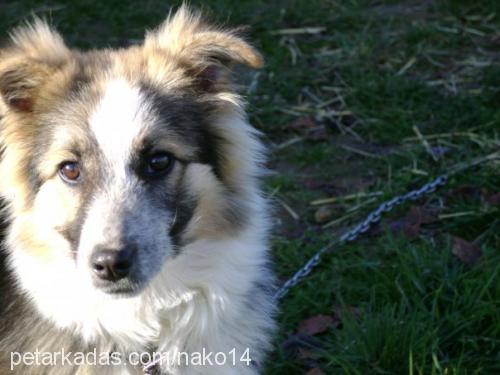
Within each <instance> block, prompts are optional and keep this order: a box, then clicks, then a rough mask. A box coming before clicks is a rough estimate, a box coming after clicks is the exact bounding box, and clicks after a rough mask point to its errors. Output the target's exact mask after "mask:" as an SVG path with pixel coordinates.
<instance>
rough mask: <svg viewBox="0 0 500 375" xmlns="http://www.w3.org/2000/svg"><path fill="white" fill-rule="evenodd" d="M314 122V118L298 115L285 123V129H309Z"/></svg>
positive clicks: (313, 125) (312, 126)
mask: <svg viewBox="0 0 500 375" xmlns="http://www.w3.org/2000/svg"><path fill="white" fill-rule="evenodd" d="M315 126H316V124H315V123H314V120H313V119H312V118H310V117H299V118H297V119H295V120H293V121H292V122H290V123H289V124H287V125H285V129H288V130H298V131H302V130H305V129H311V128H314V127H315Z"/></svg>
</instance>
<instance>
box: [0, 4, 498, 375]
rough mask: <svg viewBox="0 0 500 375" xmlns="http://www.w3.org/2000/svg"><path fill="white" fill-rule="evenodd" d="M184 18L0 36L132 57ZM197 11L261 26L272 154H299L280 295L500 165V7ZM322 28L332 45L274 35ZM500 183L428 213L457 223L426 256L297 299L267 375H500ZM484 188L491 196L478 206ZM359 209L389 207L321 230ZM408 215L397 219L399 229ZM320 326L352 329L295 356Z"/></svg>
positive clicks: (138, 13)
mask: <svg viewBox="0 0 500 375" xmlns="http://www.w3.org/2000/svg"><path fill="white" fill-rule="evenodd" d="M178 3H179V2H178V1H176V2H171V3H166V2H165V1H160V0H148V1H145V2H144V3H143V4H142V3H141V4H139V2H132V1H117V0H112V1H83V0H77V1H71V2H69V1H50V2H44V4H43V5H41V3H40V2H37V1H29V0H22V1H17V2H10V3H2V4H0V27H1V28H2V30H7V29H8V28H10V27H12V26H14V25H16V24H17V23H19V22H20V21H21V20H23V19H25V18H26V17H29V15H30V13H31V12H35V13H36V14H39V15H43V16H46V17H49V18H50V19H52V21H53V23H54V24H55V25H57V27H58V28H59V29H60V30H61V31H62V32H63V33H64V34H65V36H66V39H67V40H68V42H69V43H70V44H72V45H74V46H78V47H81V48H89V47H101V46H107V45H111V46H118V45H126V44H127V43H130V42H133V41H135V40H138V39H140V38H141V37H142V35H143V30H144V29H145V28H152V27H154V26H155V25H156V24H158V23H159V22H160V21H161V20H162V18H163V17H164V15H165V14H166V13H167V11H168V9H169V7H170V5H174V4H178ZM193 3H194V4H195V5H201V6H202V8H204V9H205V10H206V11H207V12H208V13H209V14H210V15H211V17H212V18H214V19H217V20H219V21H224V22H226V23H228V24H230V25H241V24H245V25H250V26H251V28H250V30H249V36H250V37H251V39H252V40H253V41H254V42H255V44H256V45H257V46H258V47H259V48H260V49H261V50H262V52H263V53H264V55H265V57H266V67H265V68H264V69H263V71H262V72H261V73H260V75H259V77H258V81H257V82H258V85H257V89H256V90H255V92H253V93H252V95H251V96H250V97H249V111H250V115H251V120H252V122H253V123H254V124H255V125H256V126H257V127H258V128H259V129H261V130H262V131H263V133H264V134H265V139H266V141H267V142H268V143H269V144H270V145H284V142H286V141H288V140H290V139H292V138H294V137H299V138H298V141H297V142H296V143H294V144H292V145H289V146H287V147H282V148H277V149H273V151H272V152H271V156H270V159H271V160H270V167H271V168H273V169H274V170H275V172H276V174H275V175H273V176H270V177H269V178H268V180H267V185H266V188H267V191H269V192H270V193H273V194H274V196H275V197H276V198H278V200H279V201H281V202H285V203H286V204H287V205H288V206H290V207H291V208H292V210H293V211H294V212H295V213H296V214H297V215H298V217H299V218H298V220H295V219H293V218H292V217H291V216H290V215H289V214H288V213H287V212H286V210H284V209H281V208H280V205H279V204H277V207H278V208H277V212H276V217H277V225H276V230H275V233H274V235H273V254H274V258H275V263H276V272H277V274H278V276H279V278H280V280H285V279H286V278H288V277H290V276H291V275H292V274H293V273H294V272H295V271H296V270H297V269H298V268H299V267H300V266H301V265H302V264H303V263H304V262H305V261H307V259H308V258H309V257H310V256H311V255H313V254H314V253H315V251H317V250H318V249H319V248H320V247H321V246H323V245H325V244H326V243H328V241H330V240H331V239H332V238H333V237H335V236H337V235H338V234H339V233H341V232H342V231H343V230H345V229H346V228H348V227H349V226H350V225H351V224H353V223H355V222H356V221H358V220H360V219H361V218H362V217H363V216H364V215H365V214H366V213H367V212H368V211H369V210H370V209H372V208H373V207H375V206H376V205H377V204H378V203H380V202H381V201H382V200H383V199H386V198H390V197H391V196H392V195H394V194H401V193H404V192H405V191H407V190H408V189H411V188H414V187H416V186H418V185H420V184H422V183H425V182H427V181H429V180H430V179H432V178H433V177H434V176H436V175H438V174H440V173H443V172H447V171H448V170H450V168H452V167H453V166H456V165H457V164H459V163H462V162H466V161H470V160H472V159H473V158H476V157H480V156H483V155H487V154H490V153H492V152H494V151H496V150H498V149H499V148H500V137H499V133H500V110H499V107H498V103H499V102H500V89H499V87H500V64H499V61H500V55H499V53H498V48H499V46H500V2H498V1H495V0H475V1H458V0H455V1H451V0H443V1H434V2H432V1H429V2H424V1H410V0H408V1H368V0H345V1H341V0H338V1H333V0H332V1H323V0H293V1H284V0H281V1H260V0H255V1H241V2H238V3H236V2H232V1H228V0H214V1H204V2H201V1H193ZM306 26H311V27H315V26H320V27H325V28H326V29H325V31H323V32H322V33H319V34H314V35H307V34H305V35H289V36H282V35H277V34H275V33H273V31H276V30H279V29H284V28H298V27H306ZM293 54H296V59H295V60H293V59H292V55H293ZM252 78H253V75H252V74H250V75H249V76H248V79H245V82H247V81H251V80H252ZM311 94H312V95H311ZM333 99H336V101H334V102H332V103H331V104H328V103H327V101H330V100H333ZM325 103H326V104H325ZM325 110H326V111H328V110H330V111H332V110H333V111H336V112H332V113H333V115H332V114H330V115H329V116H328V114H327V113H325ZM338 112H344V114H343V115H338ZM305 116H309V117H311V118H312V119H313V121H314V122H315V123H316V125H318V126H321V125H323V126H324V127H325V128H326V137H324V138H325V139H321V140H316V141H313V140H309V139H308V137H306V136H305V134H304V133H303V132H300V131H294V130H290V129H289V128H287V126H286V125H287V124H289V123H290V122H291V121H293V120H295V119H296V118H297V117H305ZM415 126H416V127H418V129H419V130H420V132H421V133H422V134H424V135H426V136H427V135H438V136H436V137H435V138H429V143H430V146H431V147H434V148H435V150H445V153H444V155H443V156H442V157H440V158H439V160H437V161H435V160H433V158H432V157H431V156H430V155H429V153H428V152H427V151H426V149H425V147H424V146H423V144H422V143H421V142H420V141H419V140H415V139H414V138H411V137H415V132H414V127H415ZM499 168H500V164H499V162H498V161H490V162H485V163H482V164H481V165H479V166H476V167H474V168H471V169H468V170H466V171H462V172H460V173H458V174H456V175H454V176H453V177H452V178H451V179H450V181H449V183H448V185H447V186H445V187H444V188H441V189H440V190H439V191H437V192H436V193H434V194H432V195H431V196H430V197H429V198H425V199H421V200H419V201H417V202H415V203H413V204H414V205H417V206H425V207H428V208H429V207H430V208H433V209H437V210H438V211H439V213H440V214H441V215H444V216H443V217H442V218H441V219H439V220H438V221H436V222H434V223H432V224H428V225H424V227H423V229H422V230H421V231H420V233H419V235H418V236H417V238H414V239H409V238H407V237H405V236H403V235H401V234H393V233H391V232H390V231H388V230H386V231H381V232H380V233H379V234H378V235H372V236H369V237H366V238H362V239H360V240H359V241H356V242H354V243H352V244H350V245H345V246H340V247H338V248H336V249H335V251H334V252H332V253H330V254H327V255H326V256H325V257H324V259H323V262H322V263H321V264H320V266H319V267H318V268H317V269H316V270H315V271H314V272H313V273H312V274H311V275H310V276H309V277H308V278H307V280H305V281H304V282H303V283H301V284H300V285H298V286H297V287H296V288H294V289H293V290H292V291H291V292H290V294H289V295H287V296H286V297H285V298H284V299H283V301H282V304H281V312H280V314H279V321H280V326H281V328H280V332H279V333H278V335H277V337H276V340H275V344H276V345H275V346H276V350H275V351H274V352H273V353H272V355H271V357H270V359H269V361H268V363H267V367H266V369H267V370H266V373H268V374H302V373H306V372H307V371H309V370H310V369H311V368H321V369H322V370H323V372H324V373H326V374H342V373H348V374H405V373H407V374H494V373H500V277H499V272H500V269H499V268H500V266H499V264H500V262H499V261H500V253H499V249H500V234H499V233H500V221H499V217H500V216H499V214H500V209H499V206H498V205H494V204H491V203H488V197H490V196H491V194H492V193H498V192H499V191H500V173H499ZM467 186H468V187H469V188H470V189H471V190H472V191H473V194H465V193H463V187H467ZM461 189H462V190H461ZM481 189H482V190H481ZM358 191H364V192H381V193H382V196H378V197H377V198H375V199H374V200H373V201H369V202H368V203H366V199H360V200H359V201H358V202H356V201H340V202H339V203H337V204H332V205H331V206H330V209H331V210H332V212H333V217H332V218H331V220H333V219H335V218H339V217H342V216H344V215H346V214H347V213H348V212H349V210H352V209H353V208H354V211H352V212H354V213H353V214H352V216H350V217H349V218H348V219H346V220H345V221H342V222H341V223H340V224H339V225H333V226H331V227H329V228H326V229H325V228H323V227H322V226H321V225H319V224H317V223H316V222H315V220H314V212H315V209H316V208H315V207H313V206H311V205H310V204H309V203H310V201H312V200H314V199H318V198H326V197H330V196H336V195H340V196H343V195H347V194H351V193H353V192H358ZM481 191H482V192H481ZM363 202H365V203H366V204H365V205H362V206H361V207H360V208H357V209H356V207H355V206H356V205H357V204H358V203H361V204H362V203H363ZM408 208H409V205H408V204H407V205H404V206H403V207H401V208H398V209H397V210H396V211H395V212H393V213H390V214H389V215H388V216H389V218H390V220H396V219H398V218H401V217H402V216H404V215H405V213H406V212H407V211H408ZM452 236H459V237H461V238H464V239H465V240H468V241H470V242H474V243H476V244H477V245H479V246H480V247H481V250H482V252H483V255H482V257H481V258H480V259H479V261H478V263H476V264H475V265H472V266H470V265H466V264H463V263H462V262H461V261H460V260H459V259H457V258H456V257H455V256H454V255H453V254H452V246H453V245H452ZM317 314H326V315H331V316H335V318H336V319H337V321H338V324H337V326H336V327H332V328H330V329H329V330H328V331H327V332H325V333H323V334H321V335H319V336H316V337H315V338H314V339H315V341H314V342H315V344H314V346H313V347H312V348H309V349H308V353H309V354H308V355H305V356H304V355H302V356H296V355H290V353H288V352H287V351H286V350H284V349H283V348H284V345H283V343H284V342H285V341H286V340H287V338H288V337H289V336H290V335H293V334H295V333H296V332H297V329H298V325H299V323H300V322H301V321H302V320H304V319H306V318H309V317H311V316H314V315H317ZM304 357H305V358H304Z"/></svg>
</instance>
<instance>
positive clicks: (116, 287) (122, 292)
mask: <svg viewBox="0 0 500 375" xmlns="http://www.w3.org/2000/svg"><path fill="white" fill-rule="evenodd" d="M94 286H95V287H96V288H97V289H99V290H100V291H101V292H103V293H105V294H108V295H110V296H113V297H117V298H130V297H134V296H137V295H138V294H140V293H141V291H142V290H143V289H144V286H145V285H144V283H141V282H138V281H132V280H130V279H127V280H126V279H122V280H119V281H116V282H109V281H106V282H103V281H101V280H99V281H94Z"/></svg>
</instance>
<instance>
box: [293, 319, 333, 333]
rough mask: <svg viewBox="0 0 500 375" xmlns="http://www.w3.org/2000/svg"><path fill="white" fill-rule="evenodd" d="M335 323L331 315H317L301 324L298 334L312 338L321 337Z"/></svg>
mask: <svg viewBox="0 0 500 375" xmlns="http://www.w3.org/2000/svg"><path fill="white" fill-rule="evenodd" d="M333 323H334V320H333V318H332V317H331V316H329V315H316V316H313V317H311V318H308V319H305V320H303V321H302V322H300V324H299V328H298V332H299V333H302V334H306V335H310V336H314V335H319V334H320V333H323V332H325V331H327V330H328V329H329V328H330V327H331V326H332V325H333Z"/></svg>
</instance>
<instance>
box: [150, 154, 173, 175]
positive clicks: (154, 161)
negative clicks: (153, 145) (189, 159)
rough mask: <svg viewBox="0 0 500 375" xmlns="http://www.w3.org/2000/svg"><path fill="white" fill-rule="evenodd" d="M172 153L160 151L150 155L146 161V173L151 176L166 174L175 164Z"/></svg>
mask: <svg viewBox="0 0 500 375" xmlns="http://www.w3.org/2000/svg"><path fill="white" fill-rule="evenodd" d="M173 162H174V158H173V157H172V155H170V154H169V153H166V152H159V153H156V154H153V155H150V156H148V158H147V160H146V163H147V166H146V173H147V174H148V175H150V176H155V175H160V174H165V173H167V172H169V171H170V168H171V167H172V165H173V164H174V163H173Z"/></svg>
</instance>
